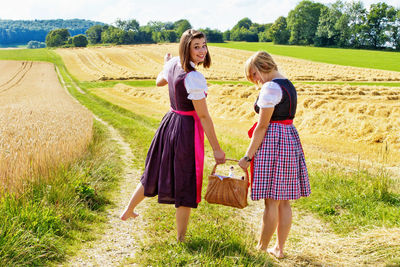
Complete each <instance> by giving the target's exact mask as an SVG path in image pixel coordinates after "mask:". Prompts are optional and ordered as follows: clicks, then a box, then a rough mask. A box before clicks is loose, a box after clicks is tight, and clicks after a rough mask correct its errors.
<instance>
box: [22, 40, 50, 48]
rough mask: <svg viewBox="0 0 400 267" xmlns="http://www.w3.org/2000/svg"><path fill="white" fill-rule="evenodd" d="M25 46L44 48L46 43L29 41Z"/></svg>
mask: <svg viewBox="0 0 400 267" xmlns="http://www.w3.org/2000/svg"><path fill="white" fill-rule="evenodd" d="M27 47H28V49H35V48H45V47H46V44H45V43H43V42H38V41H29V42H28V46H27Z"/></svg>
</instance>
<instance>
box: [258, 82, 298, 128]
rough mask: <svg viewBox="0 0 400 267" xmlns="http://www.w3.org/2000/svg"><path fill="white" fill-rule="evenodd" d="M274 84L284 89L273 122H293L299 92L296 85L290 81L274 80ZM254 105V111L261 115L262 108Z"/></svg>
mask: <svg viewBox="0 0 400 267" xmlns="http://www.w3.org/2000/svg"><path fill="white" fill-rule="evenodd" d="M272 81H273V82H275V83H277V84H279V86H280V87H281V89H282V99H281V101H280V102H279V103H278V104H277V105H276V106H275V109H274V112H273V113H272V117H271V121H282V120H292V119H294V116H295V115H296V107H297V92H296V88H295V87H294V85H293V84H292V83H291V82H290V81H289V80H288V79H274V80H272ZM257 101H258V98H257V100H256V102H255V103H254V110H255V111H256V112H257V113H259V112H260V108H259V106H257Z"/></svg>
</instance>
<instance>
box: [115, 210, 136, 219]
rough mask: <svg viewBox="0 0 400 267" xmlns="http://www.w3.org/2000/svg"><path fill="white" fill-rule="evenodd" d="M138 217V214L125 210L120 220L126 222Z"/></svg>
mask: <svg viewBox="0 0 400 267" xmlns="http://www.w3.org/2000/svg"><path fill="white" fill-rule="evenodd" d="M137 216H139V214H138V213H136V212H133V211H129V210H125V211H124V213H122V215H121V217H120V218H121V220H123V221H126V220H128V219H129V218H136V217H137Z"/></svg>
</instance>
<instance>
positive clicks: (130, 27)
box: [115, 19, 139, 32]
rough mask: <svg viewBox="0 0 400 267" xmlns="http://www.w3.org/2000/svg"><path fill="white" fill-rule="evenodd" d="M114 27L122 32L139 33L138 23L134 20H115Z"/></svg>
mask: <svg viewBox="0 0 400 267" xmlns="http://www.w3.org/2000/svg"><path fill="white" fill-rule="evenodd" d="M115 25H116V26H117V28H119V29H121V30H123V31H134V32H137V31H139V22H138V21H137V20H135V19H131V20H121V19H117V20H116V21H115Z"/></svg>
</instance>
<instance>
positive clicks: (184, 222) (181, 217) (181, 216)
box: [176, 206, 192, 242]
mask: <svg viewBox="0 0 400 267" xmlns="http://www.w3.org/2000/svg"><path fill="white" fill-rule="evenodd" d="M191 210H192V208H189V207H183V206H180V207H178V208H177V209H176V229H177V237H176V239H177V240H178V241H179V242H183V241H185V235H186V230H187V226H188V223H189V216H190V211H191Z"/></svg>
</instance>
